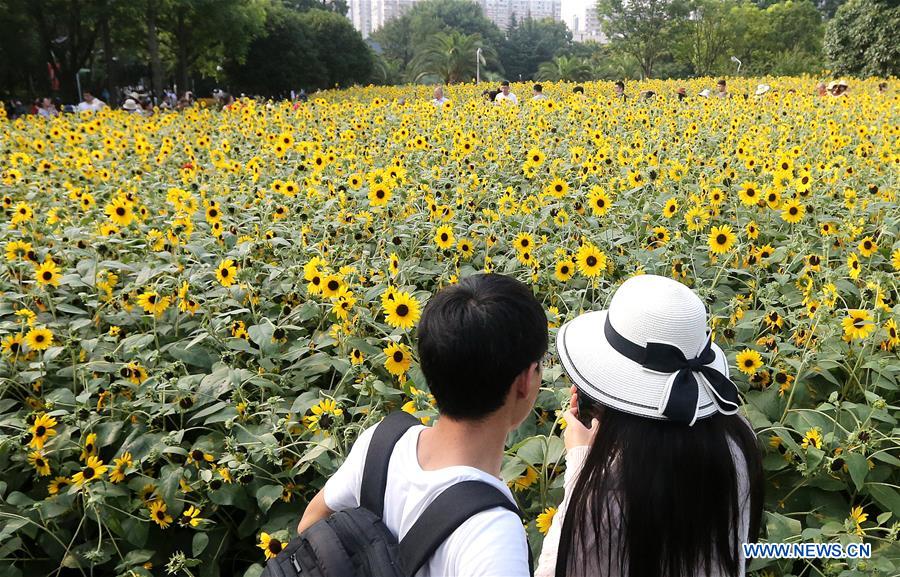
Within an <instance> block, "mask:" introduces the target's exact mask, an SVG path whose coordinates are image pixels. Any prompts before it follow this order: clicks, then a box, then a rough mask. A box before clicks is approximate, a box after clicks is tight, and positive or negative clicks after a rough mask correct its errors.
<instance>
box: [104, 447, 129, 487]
mask: <svg viewBox="0 0 900 577" xmlns="http://www.w3.org/2000/svg"><path fill="white" fill-rule="evenodd" d="M133 463H134V461H133V459H132V457H131V453H129V452H127V451H126V452H125V453H123V454H122V456H121V457H118V458H116V459H115V460H114V461H113V467H112V471H110V473H109V481H110V482H111V483H121V482H122V481H124V480H125V474H126V472H127V470H128V468H129V467H131V465H132V464H133Z"/></svg>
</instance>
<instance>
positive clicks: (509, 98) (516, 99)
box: [494, 92, 519, 104]
mask: <svg viewBox="0 0 900 577" xmlns="http://www.w3.org/2000/svg"><path fill="white" fill-rule="evenodd" d="M504 100H506V101H508V102H510V103H511V104H518V103H519V97H518V96H516V95H515V94H514V93H512V92H510V93H509V94H508V95H507V94H503V93H502V92H498V93H497V96H496V97H494V102H503V101H504Z"/></svg>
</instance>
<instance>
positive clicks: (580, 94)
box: [572, 85, 584, 98]
mask: <svg viewBox="0 0 900 577" xmlns="http://www.w3.org/2000/svg"><path fill="white" fill-rule="evenodd" d="M572 94H574V95H575V96H577V97H579V98H584V86H580V85H579V86H576V87H575V88H573V89H572Z"/></svg>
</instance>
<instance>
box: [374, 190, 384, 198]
mask: <svg viewBox="0 0 900 577" xmlns="http://www.w3.org/2000/svg"><path fill="white" fill-rule="evenodd" d="M375 196H376V197H377V198H378V199H382V198H384V191H383V190H379V191H378V192H376V193H375Z"/></svg>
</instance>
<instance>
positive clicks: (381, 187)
mask: <svg viewBox="0 0 900 577" xmlns="http://www.w3.org/2000/svg"><path fill="white" fill-rule="evenodd" d="M393 194H394V193H393V192H392V191H391V189H390V188H389V187H388V186H387V185H386V184H376V185H375V186H373V187H372V188H370V189H369V204H370V205H372V206H384V205H386V204H387V203H388V202H389V201H390V200H391V196H393Z"/></svg>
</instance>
